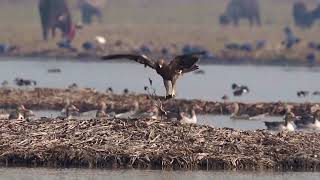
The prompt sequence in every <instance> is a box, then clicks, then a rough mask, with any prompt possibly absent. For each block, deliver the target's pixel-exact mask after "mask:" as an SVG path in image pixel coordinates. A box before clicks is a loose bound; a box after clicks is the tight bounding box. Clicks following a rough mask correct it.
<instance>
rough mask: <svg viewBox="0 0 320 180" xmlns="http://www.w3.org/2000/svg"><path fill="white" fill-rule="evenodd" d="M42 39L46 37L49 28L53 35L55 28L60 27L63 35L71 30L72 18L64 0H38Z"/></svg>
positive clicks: (53, 35)
mask: <svg viewBox="0 0 320 180" xmlns="http://www.w3.org/2000/svg"><path fill="white" fill-rule="evenodd" d="M38 8H39V14H40V20H41V26H42V35H43V39H44V40H47V39H48V33H49V31H50V30H51V33H52V37H53V38H54V37H55V30H56V28H58V29H60V30H61V32H62V35H63V37H66V36H68V35H69V34H70V33H71V32H72V19H71V14H70V10H69V7H68V4H67V1H66V0H39V3H38Z"/></svg>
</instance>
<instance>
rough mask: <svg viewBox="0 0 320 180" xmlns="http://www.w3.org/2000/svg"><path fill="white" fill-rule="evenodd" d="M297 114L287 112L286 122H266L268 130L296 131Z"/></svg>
mask: <svg viewBox="0 0 320 180" xmlns="http://www.w3.org/2000/svg"><path fill="white" fill-rule="evenodd" d="M295 119H296V116H295V114H293V113H292V112H287V113H286V115H285V117H284V122H264V124H265V125H266V126H267V129H268V130H272V131H294V120H295Z"/></svg>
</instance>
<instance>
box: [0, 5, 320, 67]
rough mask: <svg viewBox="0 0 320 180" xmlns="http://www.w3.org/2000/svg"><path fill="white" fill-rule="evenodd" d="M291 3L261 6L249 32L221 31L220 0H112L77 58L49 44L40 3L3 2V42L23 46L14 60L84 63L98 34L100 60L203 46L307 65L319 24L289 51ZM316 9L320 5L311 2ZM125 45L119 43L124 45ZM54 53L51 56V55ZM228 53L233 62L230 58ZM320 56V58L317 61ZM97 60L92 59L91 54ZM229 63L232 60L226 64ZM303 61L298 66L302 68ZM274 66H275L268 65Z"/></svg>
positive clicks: (244, 28)
mask: <svg viewBox="0 0 320 180" xmlns="http://www.w3.org/2000/svg"><path fill="white" fill-rule="evenodd" d="M292 2H293V1H291V0H285V1H275V0H270V1H261V7H262V8H261V9H262V10H261V11H262V16H263V18H262V19H263V20H262V21H263V26H262V27H253V28H250V27H249V26H248V23H247V22H243V23H241V25H240V27H238V28H234V27H221V26H219V25H218V21H217V19H218V16H219V14H221V13H222V12H223V10H224V8H225V6H226V2H225V1H223V2H221V1H220V0H213V1H209V0H201V1H191V0H189V1H180V0H175V1H169V0H165V1H161V2H158V1H142V0H133V1H127V0H122V1H115V0H110V1H108V3H107V5H106V7H105V8H104V22H103V24H102V25H97V24H94V25H92V26H90V27H85V28H84V29H82V30H81V31H79V32H78V35H77V38H76V40H75V42H74V45H75V47H76V48H78V49H79V50H80V52H78V54H76V55H74V54H72V53H70V52H65V51H64V50H59V49H58V48H57V47H56V42H57V41H58V40H59V38H58V37H57V38H56V39H55V40H53V41H50V42H43V41H42V38H41V29H40V24H39V17H38V12H37V6H36V1H35V0H29V1H17V2H16V3H2V4H1V6H0V22H1V25H0V42H9V43H11V44H16V45H18V46H19V50H17V51H16V52H14V53H12V54H11V55H13V56H43V57H46V56H51V57H55V56H62V57H64V56H65V57H74V58H79V57H81V55H82V54H84V52H83V50H81V45H82V43H83V42H85V41H92V40H93V39H94V37H95V36H96V35H102V36H105V37H106V39H107V45H106V47H104V51H100V52H98V54H99V55H101V54H106V53H115V52H132V51H135V50H137V49H139V47H140V46H142V45H148V46H149V47H151V49H152V50H154V52H159V51H160V50H161V49H162V48H163V47H166V48H168V49H169V50H170V52H172V53H173V54H179V53H181V49H182V47H183V46H184V45H186V44H193V45H200V46H203V47H205V48H206V49H208V50H209V51H211V52H213V53H214V55H216V56H217V57H218V59H221V60H222V61H223V60H224V59H232V58H231V57H233V58H234V59H236V60H237V59H239V62H241V59H249V61H247V62H246V63H256V64H259V63H260V62H261V61H262V62H263V63H265V62H266V64H268V61H277V62H279V63H278V64H281V60H284V61H285V62H286V63H287V64H290V63H291V62H292V63H293V64H305V61H306V60H305V57H306V55H307V54H309V53H310V52H312V50H310V49H308V48H307V44H308V42H309V41H315V37H317V35H318V34H319V31H320V28H319V26H318V25H315V26H314V27H313V28H312V29H310V30H300V29H297V28H294V31H295V32H296V34H297V36H299V37H301V38H302V42H301V44H300V45H299V46H297V47H295V48H293V49H292V50H286V49H285V48H284V47H283V46H282V45H281V41H282V40H283V39H284V35H283V33H282V29H283V27H284V26H286V25H293V20H292V17H291V6H292ZM70 4H71V7H72V11H73V15H74V19H75V21H76V22H77V21H79V19H80V18H79V17H80V15H79V10H78V9H76V7H75V5H74V1H70ZM307 4H308V6H309V7H310V8H311V7H313V6H314V5H315V1H308V3H307ZM256 40H267V41H268V45H267V47H265V48H264V49H263V50H259V51H254V52H251V53H241V52H240V53H239V52H227V53H225V52H224V46H225V44H226V43H230V42H236V43H245V42H249V43H253V42H255V41H256ZM119 42H120V43H119ZM47 52H49V53H47ZM225 54H228V56H231V57H225ZM318 55H319V53H316V56H318ZM88 56H89V57H90V58H94V56H93V55H88ZM226 62H227V63H228V61H226ZM297 62H298V63H297ZM269 64H272V63H269Z"/></svg>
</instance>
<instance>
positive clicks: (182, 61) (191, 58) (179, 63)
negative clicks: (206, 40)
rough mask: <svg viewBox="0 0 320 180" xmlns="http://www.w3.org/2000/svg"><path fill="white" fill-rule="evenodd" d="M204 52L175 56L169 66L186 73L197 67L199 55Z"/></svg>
mask: <svg viewBox="0 0 320 180" xmlns="http://www.w3.org/2000/svg"><path fill="white" fill-rule="evenodd" d="M203 54H204V52H197V53H191V54H184V55H180V56H176V57H175V58H174V59H173V60H172V61H171V62H170V66H171V67H173V68H175V69H176V70H178V71H182V73H187V72H191V71H195V70H197V69H199V66H198V65H196V64H197V62H199V60H200V58H199V57H198V56H199V55H203Z"/></svg>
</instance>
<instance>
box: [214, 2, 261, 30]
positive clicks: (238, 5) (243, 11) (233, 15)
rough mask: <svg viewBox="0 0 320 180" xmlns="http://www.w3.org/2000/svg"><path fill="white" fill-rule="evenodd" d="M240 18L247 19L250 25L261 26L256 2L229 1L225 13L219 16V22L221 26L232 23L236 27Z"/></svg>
mask: <svg viewBox="0 0 320 180" xmlns="http://www.w3.org/2000/svg"><path fill="white" fill-rule="evenodd" d="M241 18H243V19H248V20H249V23H250V25H253V24H257V25H261V20H260V8H259V2H258V0H231V1H230V2H229V4H228V6H227V8H226V10H225V12H224V13H223V14H222V15H221V16H220V19H219V22H220V24H222V25H227V24H230V23H231V22H232V23H233V24H234V25H235V26H237V25H238V24H239V20H240V19H241Z"/></svg>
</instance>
